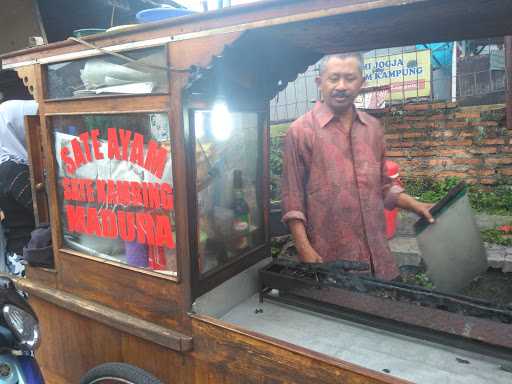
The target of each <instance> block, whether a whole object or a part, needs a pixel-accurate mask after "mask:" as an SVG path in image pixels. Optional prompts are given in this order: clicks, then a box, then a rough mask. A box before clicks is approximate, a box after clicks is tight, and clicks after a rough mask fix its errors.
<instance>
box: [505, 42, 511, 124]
mask: <svg viewBox="0 0 512 384" xmlns="http://www.w3.org/2000/svg"><path fill="white" fill-rule="evenodd" d="M505 69H506V70H505V92H506V93H505V94H506V106H507V128H508V129H512V36H505Z"/></svg>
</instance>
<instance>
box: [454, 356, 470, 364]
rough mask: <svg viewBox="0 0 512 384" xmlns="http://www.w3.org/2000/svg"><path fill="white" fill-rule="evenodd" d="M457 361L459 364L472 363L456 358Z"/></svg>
mask: <svg viewBox="0 0 512 384" xmlns="http://www.w3.org/2000/svg"><path fill="white" fill-rule="evenodd" d="M455 360H457V363H461V364H470V362H469V361H468V360H465V359H461V358H460V357H456V358H455Z"/></svg>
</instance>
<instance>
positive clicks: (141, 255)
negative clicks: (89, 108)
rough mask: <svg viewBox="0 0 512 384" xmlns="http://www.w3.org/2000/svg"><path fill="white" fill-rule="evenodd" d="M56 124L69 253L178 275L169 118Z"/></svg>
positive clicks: (73, 119) (79, 119)
mask: <svg viewBox="0 0 512 384" xmlns="http://www.w3.org/2000/svg"><path fill="white" fill-rule="evenodd" d="M51 125H52V128H53V133H54V150H55V158H56V159H57V176H58V178H57V191H58V198H59V209H60V213H61V220H62V223H63V228H62V233H63V245H64V247H65V248H70V249H72V250H76V251H79V252H82V253H85V254H88V255H92V256H97V257H101V258H104V259H107V260H112V261H117V262H120V263H124V264H128V265H130V266H134V267H140V268H145V269H150V270H155V271H158V272H162V273H166V274H169V275H173V276H175V275H176V241H175V238H176V237H175V220H174V194H173V185H172V167H171V153H170V152H171V146H170V132H169V120H168V116H167V114H165V113H137V114H115V115H88V116H58V117H53V118H52V120H51Z"/></svg>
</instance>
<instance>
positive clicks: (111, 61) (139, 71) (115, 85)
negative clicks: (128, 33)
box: [47, 47, 168, 99]
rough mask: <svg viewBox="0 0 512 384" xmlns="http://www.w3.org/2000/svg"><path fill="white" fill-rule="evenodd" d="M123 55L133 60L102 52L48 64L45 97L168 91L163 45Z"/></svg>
mask: <svg viewBox="0 0 512 384" xmlns="http://www.w3.org/2000/svg"><path fill="white" fill-rule="evenodd" d="M122 54H123V55H124V56H128V57H129V58H131V59H134V60H135V62H132V61H127V60H123V59H122V58H119V57H116V56H112V55H103V56H96V57H93V58H87V59H81V60H73V61H66V62H62V63H55V64H49V65H48V67H47V80H48V81H47V98H48V99H63V98H78V97H92V96H98V95H126V94H129V95H134V94H149V93H163V92H167V90H168V81H167V71H166V69H165V67H166V66H167V55H166V50H165V48H164V47H156V48H147V49H141V50H137V51H132V52H122Z"/></svg>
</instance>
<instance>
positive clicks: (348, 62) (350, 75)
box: [316, 57, 364, 114]
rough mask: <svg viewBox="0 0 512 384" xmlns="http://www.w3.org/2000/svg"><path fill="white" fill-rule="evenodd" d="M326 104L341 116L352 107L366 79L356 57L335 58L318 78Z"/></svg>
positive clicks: (327, 64)
mask: <svg viewBox="0 0 512 384" xmlns="http://www.w3.org/2000/svg"><path fill="white" fill-rule="evenodd" d="M316 83H317V85H318V88H319V89H320V92H321V93H322V96H323V99H324V103H325V104H326V105H327V106H328V107H329V108H330V109H331V110H332V111H333V113H334V114H340V113H343V112H345V111H347V110H348V109H349V108H351V107H352V104H353V103H354V99H355V98H356V97H357V95H358V94H359V90H360V89H361V87H362V86H363V83H364V79H363V76H362V74H361V72H360V71H359V63H358V61H357V59H356V58H355V57H347V58H338V57H333V58H331V59H329V61H328V62H327V63H326V65H325V69H324V72H323V73H322V74H321V75H320V77H317V78H316Z"/></svg>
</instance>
